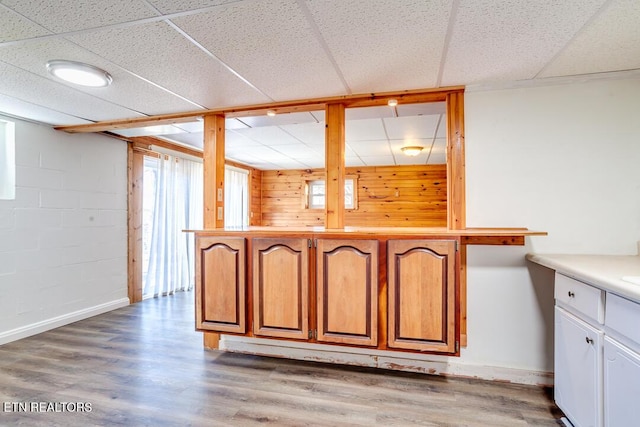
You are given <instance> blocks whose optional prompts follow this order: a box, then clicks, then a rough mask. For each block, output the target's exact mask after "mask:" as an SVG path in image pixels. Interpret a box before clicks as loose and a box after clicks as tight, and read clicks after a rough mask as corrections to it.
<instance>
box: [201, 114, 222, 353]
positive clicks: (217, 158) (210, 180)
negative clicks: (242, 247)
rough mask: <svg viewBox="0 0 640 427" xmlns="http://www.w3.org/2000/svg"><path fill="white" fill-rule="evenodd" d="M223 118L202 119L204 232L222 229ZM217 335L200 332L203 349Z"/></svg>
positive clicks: (216, 339)
mask: <svg viewBox="0 0 640 427" xmlns="http://www.w3.org/2000/svg"><path fill="white" fill-rule="evenodd" d="M224 126H225V118H224V115H220V114H216V115H208V116H204V147H203V154H204V155H203V162H204V165H203V166H204V178H203V179H204V182H203V188H204V218H203V224H204V228H205V229H212V228H224V163H225V160H224V132H225V130H224ZM219 341H220V334H219V333H216V332H204V334H203V344H204V347H205V348H210V349H216V348H218V345H219Z"/></svg>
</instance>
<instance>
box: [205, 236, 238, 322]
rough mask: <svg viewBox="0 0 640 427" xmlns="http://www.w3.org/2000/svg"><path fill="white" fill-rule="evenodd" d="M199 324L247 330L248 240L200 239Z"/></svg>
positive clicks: (232, 238) (233, 238)
mask: <svg viewBox="0 0 640 427" xmlns="http://www.w3.org/2000/svg"><path fill="white" fill-rule="evenodd" d="M196 250H197V251H198V252H199V256H197V257H196V327H197V328H198V329H201V330H207V331H218V332H234V333H246V331H247V330H246V307H245V289H246V283H245V262H246V260H245V239H244V238H242V237H199V238H197V239H196Z"/></svg>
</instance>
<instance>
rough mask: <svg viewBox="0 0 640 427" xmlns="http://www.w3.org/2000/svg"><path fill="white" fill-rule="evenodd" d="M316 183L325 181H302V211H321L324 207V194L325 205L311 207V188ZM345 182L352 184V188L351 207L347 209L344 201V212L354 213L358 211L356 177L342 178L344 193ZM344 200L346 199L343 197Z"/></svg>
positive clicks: (347, 176)
mask: <svg viewBox="0 0 640 427" xmlns="http://www.w3.org/2000/svg"><path fill="white" fill-rule="evenodd" d="M317 182H322V183H324V182H325V180H324V179H307V180H305V181H304V192H303V194H302V197H303V201H302V202H303V203H302V205H303V207H304V209H309V210H316V211H320V210H323V209H324V208H325V206H326V194H325V204H324V205H323V206H321V207H315V206H313V205H312V203H311V196H312V194H311V188H312V187H313V183H317ZM347 182H352V183H353V184H352V187H353V204H352V207H347V204H346V200H345V208H344V209H345V210H346V211H355V210H357V209H358V175H346V176H345V178H344V185H345V192H346V187H347ZM324 187H325V192H326V185H325V186H324ZM345 198H346V197H345Z"/></svg>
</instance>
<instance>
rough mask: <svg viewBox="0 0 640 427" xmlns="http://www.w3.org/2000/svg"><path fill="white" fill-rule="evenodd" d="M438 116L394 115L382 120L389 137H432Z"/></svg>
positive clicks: (411, 138)
mask: <svg viewBox="0 0 640 427" xmlns="http://www.w3.org/2000/svg"><path fill="white" fill-rule="evenodd" d="M439 119H440V116H439V115H437V116H409V117H394V118H390V119H389V118H387V119H383V120H384V125H385V128H386V129H387V135H388V136H389V139H402V140H413V139H422V138H433V137H435V135H436V129H437V127H438V121H439Z"/></svg>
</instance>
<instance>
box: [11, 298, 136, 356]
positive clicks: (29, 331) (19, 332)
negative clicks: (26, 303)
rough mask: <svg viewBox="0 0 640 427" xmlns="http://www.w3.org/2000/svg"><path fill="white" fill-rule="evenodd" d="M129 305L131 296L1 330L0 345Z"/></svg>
mask: <svg viewBox="0 0 640 427" xmlns="http://www.w3.org/2000/svg"><path fill="white" fill-rule="evenodd" d="M127 305H129V298H121V299H117V300H114V301H110V302H107V303H104V304H99V305H95V306H93V307H88V308H84V309H82V310H77V311H74V312H72V313H67V314H63V315H62V316H57V317H53V318H51V319H46V320H42V321H40V322H36V323H32V324H30V325H26V326H21V327H19V328H16V329H12V330H10V331H6V332H0V345H2V344H6V343H9V342H12V341H17V340H19V339H22V338H26V337H30V336H31V335H36V334H39V333H41V332H45V331H48V330H51V329H55V328H59V327H60V326H64V325H68V324H69V323H73V322H77V321H78V320H82V319H87V318H89V317H93V316H97V315H98V314H102V313H106V312H108V311H111V310H115V309H117V308H121V307H125V306H127Z"/></svg>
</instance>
